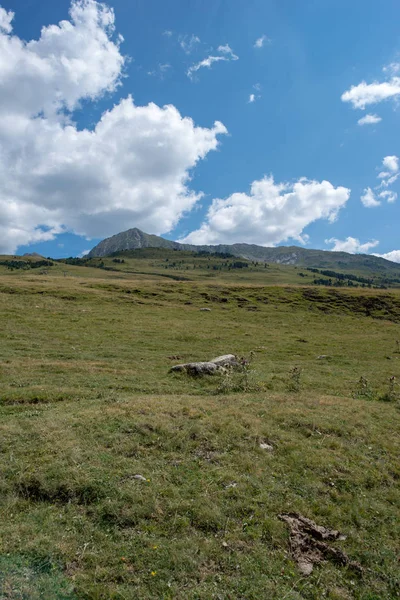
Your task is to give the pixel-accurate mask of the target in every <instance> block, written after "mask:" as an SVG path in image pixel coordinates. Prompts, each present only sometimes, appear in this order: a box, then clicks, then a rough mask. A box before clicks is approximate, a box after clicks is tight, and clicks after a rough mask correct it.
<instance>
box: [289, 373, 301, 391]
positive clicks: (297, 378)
mask: <svg viewBox="0 0 400 600" xmlns="http://www.w3.org/2000/svg"><path fill="white" fill-rule="evenodd" d="M301 372H302V370H301V368H300V367H293V368H292V369H290V371H289V381H288V384H287V390H288V391H289V392H299V391H300V387H301Z"/></svg>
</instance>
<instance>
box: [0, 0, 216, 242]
mask: <svg viewBox="0 0 400 600" xmlns="http://www.w3.org/2000/svg"><path fill="white" fill-rule="evenodd" d="M7 15H8V17H7V18H8V21H7V18H6V17H5V16H4V14H3V13H1V17H0V18H1V19H2V20H1V23H2V24H3V25H2V31H1V32H0V79H1V82H2V94H1V95H0V148H1V149H2V151H1V153H0V252H3V253H6V252H8V253H14V252H15V251H16V248H17V247H18V246H20V245H23V244H29V243H33V242H37V241H43V240H50V239H52V238H54V236H55V235H57V234H58V233H61V232H63V231H71V232H74V233H77V234H79V235H83V236H86V237H88V238H90V237H105V236H108V235H111V234H113V233H116V232H118V231H121V230H123V229H126V228H128V227H133V226H138V227H141V228H143V229H145V230H146V229H147V230H150V231H153V232H154V233H165V232H167V231H169V230H171V228H173V227H174V225H175V224H176V223H177V221H178V220H179V218H180V217H181V216H182V214H183V213H184V212H185V211H188V210H190V209H191V208H192V207H193V206H194V205H195V203H196V202H197V201H198V199H199V198H200V196H201V194H196V193H194V192H193V191H192V190H190V187H189V184H190V173H191V170H192V169H193V168H194V167H195V165H196V164H197V162H198V161H199V160H201V159H203V158H204V157H205V156H206V155H207V154H208V152H210V151H212V150H215V149H216V148H217V146H218V136H219V135H220V134H224V133H226V129H225V127H224V125H222V123H220V122H216V123H215V124H214V126H213V127H211V128H202V127H198V126H196V125H195V124H194V123H193V121H192V120H191V119H189V118H184V117H182V116H181V115H180V113H179V112H178V110H177V109H176V108H175V107H174V106H164V107H159V106H157V105H156V104H153V103H150V104H148V105H147V106H136V105H135V104H134V102H133V100H132V98H131V97H128V98H125V99H123V100H121V101H120V102H119V103H118V104H116V105H115V106H114V107H113V108H112V109H110V110H109V111H107V112H105V113H104V114H103V115H102V117H101V119H100V121H99V122H98V123H97V124H96V125H95V126H94V128H93V129H92V130H88V129H83V130H82V129H81V130H80V129H78V127H77V126H76V125H75V124H74V123H72V121H71V117H70V113H69V111H72V110H73V109H76V108H79V103H80V101H81V100H83V99H96V98H99V97H101V96H102V95H103V94H105V93H107V92H111V91H113V90H115V89H116V87H117V86H118V85H119V84H120V80H121V75H122V72H123V66H124V62H125V59H124V57H123V56H122V54H121V52H120V41H121V40H120V38H118V37H116V36H115V33H114V13H113V11H112V10H111V9H109V8H108V7H107V6H105V5H104V4H101V3H98V2H96V1H95V0H75V1H73V2H72V4H71V10H70V21H62V22H60V23H59V24H58V25H51V26H48V27H45V28H43V29H42V32H41V36H40V38H39V39H38V40H37V41H30V42H24V41H22V40H21V39H19V38H18V37H16V36H13V35H11V32H10V31H7V28H6V27H5V26H4V23H8V22H10V23H11V16H10V13H7ZM115 38H116V39H115Z"/></svg>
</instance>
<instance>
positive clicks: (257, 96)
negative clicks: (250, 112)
mask: <svg viewBox="0 0 400 600" xmlns="http://www.w3.org/2000/svg"><path fill="white" fill-rule="evenodd" d="M253 89H254V90H256V91H257V92H259V91H260V90H261V84H260V83H255V84H254V85H253ZM261 97H262V96H261V94H250V96H249V99H248V103H249V104H252V103H253V102H255V101H256V100H259V99H260V98H261Z"/></svg>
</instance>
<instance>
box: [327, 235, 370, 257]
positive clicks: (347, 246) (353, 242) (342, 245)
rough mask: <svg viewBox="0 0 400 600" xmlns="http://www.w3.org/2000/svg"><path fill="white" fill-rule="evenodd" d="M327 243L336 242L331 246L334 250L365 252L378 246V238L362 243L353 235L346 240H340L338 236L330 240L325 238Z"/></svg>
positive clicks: (355, 252) (354, 252) (352, 252)
mask: <svg viewBox="0 0 400 600" xmlns="http://www.w3.org/2000/svg"><path fill="white" fill-rule="evenodd" d="M325 244H334V246H333V248H331V251H332V252H349V253H350V254H360V253H361V254H365V253H366V252H368V250H371V248H375V247H376V246H378V244H379V242H378V240H371V241H370V242H366V243H365V244H361V243H360V240H358V239H357V238H353V237H348V238H346V239H345V240H338V239H336V238H331V239H329V240H325Z"/></svg>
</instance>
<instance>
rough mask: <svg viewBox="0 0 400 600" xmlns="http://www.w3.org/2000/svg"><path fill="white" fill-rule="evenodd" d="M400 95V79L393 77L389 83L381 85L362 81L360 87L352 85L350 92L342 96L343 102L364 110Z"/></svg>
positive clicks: (384, 82)
mask: <svg viewBox="0 0 400 600" xmlns="http://www.w3.org/2000/svg"><path fill="white" fill-rule="evenodd" d="M399 95H400V77H392V78H391V79H390V80H389V81H383V82H382V83H379V82H377V81H375V82H374V83H366V82H365V81H362V82H361V83H359V84H358V85H352V86H351V88H350V89H349V90H347V91H346V92H344V94H342V96H341V99H342V101H343V102H350V103H351V104H352V105H353V108H361V109H362V110H364V109H365V108H366V107H367V106H368V105H369V104H378V103H379V102H382V101H383V100H388V99H389V98H396V97H397V96H399Z"/></svg>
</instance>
